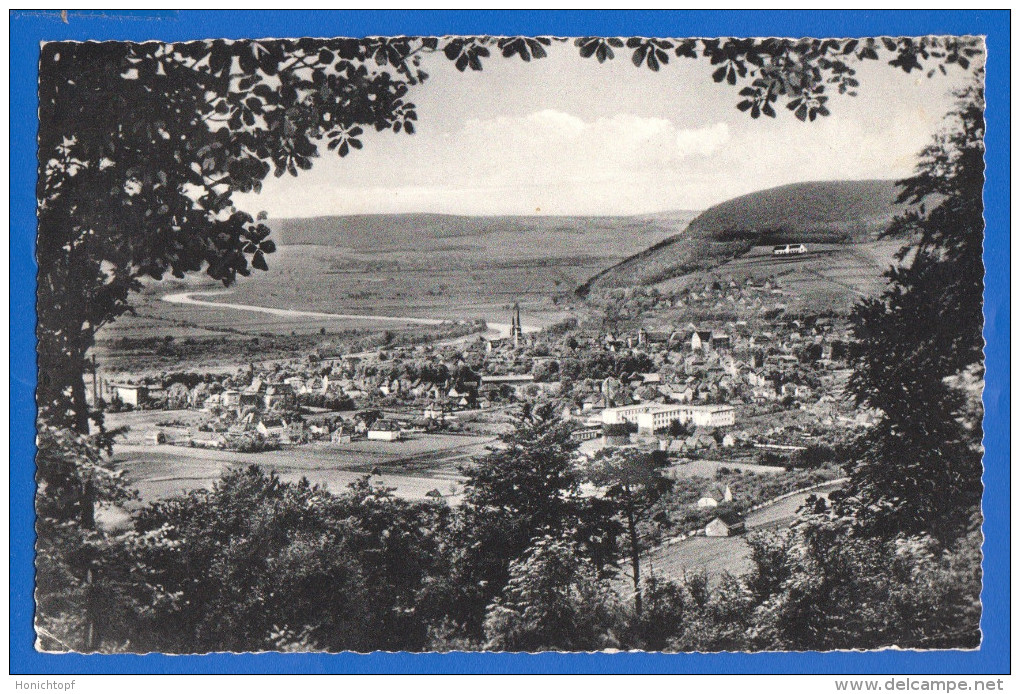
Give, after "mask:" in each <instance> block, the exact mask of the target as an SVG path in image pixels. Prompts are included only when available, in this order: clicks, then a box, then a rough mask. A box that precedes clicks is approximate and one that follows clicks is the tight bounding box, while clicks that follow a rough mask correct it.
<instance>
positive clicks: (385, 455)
mask: <svg viewBox="0 0 1020 694" xmlns="http://www.w3.org/2000/svg"><path fill="white" fill-rule="evenodd" d="M489 441H491V439H488V438H484V437H468V436H420V437H416V438H412V439H410V440H406V441H402V442H393V443H391V442H384V441H358V442H355V443H352V444H327V443H321V444H319V443H313V444H306V445H302V446H294V447H289V448H286V449H284V450H280V451H267V452H264V453H236V452H233V451H222V450H215V449H204V448H189V447H186V446H170V445H158V446H140V445H137V444H119V445H116V446H115V447H114V455H113V459H112V460H113V464H114V467H115V468H116V469H118V470H123V471H124V475H125V479H126V480H127V481H128V482H129V483H130V484H131V486H132V487H134V488H135V489H137V490H138V492H139V494H140V495H141V497H142V499H143V500H144V501H152V500H155V499H159V498H163V497H166V496H172V495H173V494H177V493H180V492H184V491H187V490H190V489H195V488H199V487H207V488H208V487H211V486H212V484H213V483H214V482H216V480H218V479H219V478H220V476H221V475H222V474H223V473H224V472H225V471H226V470H228V469H230V468H232V467H237V466H247V465H258V466H260V467H262V468H264V469H266V470H275V471H276V472H277V473H279V475H280V477H281V478H282V479H284V480H287V481H297V480H299V479H301V478H302V477H306V478H307V479H308V480H309V481H310V482H312V483H314V484H321V485H323V486H324V487H326V488H327V489H329V490H330V491H333V492H342V491H344V489H345V488H346V487H347V485H348V484H350V483H351V482H354V481H356V480H358V479H359V478H361V477H363V476H364V475H366V474H369V473H370V472H372V471H373V470H377V471H378V473H379V474H377V475H376V476H375V477H374V478H373V479H374V480H377V481H378V482H379V483H380V484H383V485H385V486H387V487H394V488H395V492H394V493H395V494H397V495H398V496H400V497H403V498H407V499H423V498H425V495H426V493H427V492H429V491H432V490H434V489H435V490H438V491H440V492H441V493H442V494H443V496H445V497H447V500H448V501H450V502H451V503H457V501H458V500H459V498H458V495H457V493H456V486H457V484H458V482H459V481H460V480H461V479H462V477H461V475H460V474H459V472H458V471H457V469H456V466H457V465H458V464H459V463H461V462H465V461H466V460H467V459H469V458H470V457H471V456H474V455H480V454H482V453H484V452H485V446H486V444H487V443H488V442H489Z"/></svg>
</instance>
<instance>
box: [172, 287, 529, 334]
mask: <svg viewBox="0 0 1020 694" xmlns="http://www.w3.org/2000/svg"><path fill="white" fill-rule="evenodd" d="M230 293H231V292H230V291H217V292H177V293H174V294H166V295H164V296H163V297H162V299H163V301H167V302H169V303H171V304H186V305H190V306H205V307H208V308H231V309H234V310H237V311H248V312H250V313H267V314H269V315H272V316H283V317H284V318H318V319H336V320H375V321H380V322H388V323H413V324H416V325H442V324H443V323H448V322H450V321H451V320H458V319H454V318H450V319H444V318H418V317H405V316H376V315H372V314H365V313H323V312H321V311H304V310H300V309H294V308H272V307H269V306H256V305H254V304H232V303H228V302H226V301H207V300H204V299H198V298H195V297H209V296H223V295H224V294H230ZM486 324H487V325H488V327H489V330H490V332H495V333H496V334H497V335H499V336H501V337H506V336H508V335H510V324H509V323H489V322H486ZM521 330H522V331H524V332H526V333H533V332H537V331H538V330H539V327H538V326H535V325H524V324H521Z"/></svg>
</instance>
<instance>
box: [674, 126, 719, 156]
mask: <svg viewBox="0 0 1020 694" xmlns="http://www.w3.org/2000/svg"><path fill="white" fill-rule="evenodd" d="M729 140H730V126H728V125H726V124H725V123H716V124H715V125H710V126H708V127H707V128H697V129H696V130H681V131H680V132H678V133H677V134H676V146H677V150H678V151H679V152H680V153H681V156H687V155H693V154H700V155H702V156H708V155H709V154H712V153H713V152H715V151H716V150H718V149H719V148H720V147H722V146H723V145H724V144H726V143H727V142H729Z"/></svg>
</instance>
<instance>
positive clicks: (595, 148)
mask: <svg viewBox="0 0 1020 694" xmlns="http://www.w3.org/2000/svg"><path fill="white" fill-rule="evenodd" d="M576 51H577V49H576V48H575V47H574V46H573V45H572V43H571V44H566V45H562V46H561V45H556V46H554V47H553V48H552V49H551V50H550V57H549V58H547V59H544V60H539V61H533V62H531V63H524V62H522V61H521V60H519V59H518V58H516V57H514V58H513V59H512V60H511V59H503V58H499V57H494V58H491V59H490V60H488V61H487V62H486V63H485V69H484V70H483V71H482V72H480V73H478V72H467V73H459V72H457V71H456V70H455V69H454V68H453V65H452V63H450V62H449V61H447V60H446V59H445V58H444V57H442V56H441V55H437V56H429V57H427V58H426V61H425V63H424V64H423V68H424V69H425V70H426V71H427V72H428V73H429V76H430V77H429V79H428V80H427V81H426V82H425V83H424V84H423V85H422V86H419V87H415V88H414V89H415V91H413V92H412V95H411V99H412V100H413V101H414V102H415V103H416V104H417V105H418V117H419V120H418V131H417V133H416V134H414V135H413V136H408V135H403V134H401V135H396V134H393V133H391V132H387V133H381V134H380V133H375V132H371V133H366V136H365V137H364V138H363V140H364V142H365V147H364V149H362V150H361V151H359V152H354V153H353V154H352V155H350V156H348V157H346V158H345V159H340V158H339V157H336V156H335V155H334V154H333V153H328V152H325V148H324V147H323V148H321V149H322V150H323V152H324V153H323V155H322V156H321V157H320V158H319V159H317V160H316V161H315V164H314V167H313V169H312V170H311V171H307V172H302V173H301V175H300V176H299V177H298V178H296V179H295V178H291V177H289V176H284V177H283V178H282V179H275V178H272V177H270V179H269V180H267V182H266V185H265V187H264V189H263V192H262V194H260V195H258V196H243V197H242V196H237V201H238V203H239V205H240V206H241V207H243V208H244V209H248V210H251V211H258V210H266V211H267V212H269V214H270V216H271V217H274V218H281V217H308V216H316V215H327V214H362V213H393V212H445V213H451V214H478V215H490V214H554V215H559V214H570V215H587V214H608V215H623V214H639V213H648V212H658V211H665V210H679V209H688V210H698V209H704V208H706V207H709V206H711V205H713V204H715V203H717V202H721V201H723V200H726V199H728V198H731V197H733V196H735V195H741V194H744V193H748V192H752V191H754V190H760V189H763V188H769V187H772V186H777V185H783V184H786V183H793V182H798V181H811V180H833V179H853V178H898V177H902V176H904V175H907V174H909V173H910V172H911V170H912V168H913V166H914V163H915V155H916V153H917V152H918V151H919V150H920V149H921V148H922V147H923V146H924V145H926V144H927V143H928V141H929V140H930V138H931V135H932V134H933V133H934V132H935V131H936V130H937V129H938V127H939V124H940V121H941V118H942V116H943V115H944V114H945V113H946V111H948V110H949V108H950V107H951V105H952V97H951V95H950V94H949V92H950V91H951V90H952V89H953V88H955V87H958V86H961V84H962V81H961V80H962V74H961V72H960V71H957V73H956V74H954V73H950V76H949V77H943V76H936V77H934V78H932V79H927V78H925V77H923V76H919V75H917V74H916V73H915V74H914V75H906V74H904V73H902V72H901V71H899V70H895V69H892V68H889V67H886V66H884V65H882V64H876V63H868V64H866V65H863V66H861V68H860V69H859V71H858V75H859V78H860V81H861V88H860V90H859V92H860V93H859V96H857V97H840V96H835V95H834V96H833V97H832V98H831V99H830V104H829V105H830V110H831V111H832V114H833V115H831V116H829V117H827V118H822V119H819V120H817V121H815V122H814V123H801V122H800V121H798V120H797V119H796V118H794V117H793V115H792V113H790V112H788V111H786V109H785V108H784V109H780V110H781V113H780V114H779V117H778V118H776V119H769V118H764V117H763V118H760V119H758V120H752V119H751V118H750V117H749V116H748V115H747V114H744V113H741V112H739V111H737V109H736V108H735V105H736V103H737V101H738V100H739V96H738V94H737V91H738V88H734V87H729V86H728V85H717V84H715V83H714V82H712V79H711V66H710V65H709V64H708V61H706V60H678V59H676V58H674V59H673V60H672V61H671V62H670V64H669V65H668V66H665V67H664V68H663V69H662V70H661V71H660V72H658V73H653V72H651V71H650V70H648V69H647V68H642V69H640V70H639V69H637V68H635V67H634V65H633V64H632V63H631V62H630V60H629V51H628V52H626V55H622V56H621V55H620V53H623V51H620V52H618V55H617V59H616V60H614V61H609V62H606V63H604V64H599V63H598V62H596V61H595V60H591V59H589V60H585V59H582V58H580V57H579V56H578V55H577V52H576Z"/></svg>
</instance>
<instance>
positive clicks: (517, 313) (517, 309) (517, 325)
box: [510, 301, 524, 348]
mask: <svg viewBox="0 0 1020 694" xmlns="http://www.w3.org/2000/svg"><path fill="white" fill-rule="evenodd" d="M510 337H511V338H513V341H514V347H515V348H516V347H518V346H519V345H520V343H521V338H522V337H524V331H523V330H522V329H521V306H520V304H518V303H517V302H516V301H515V302H514V309H513V315H512V316H511V318H510Z"/></svg>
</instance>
